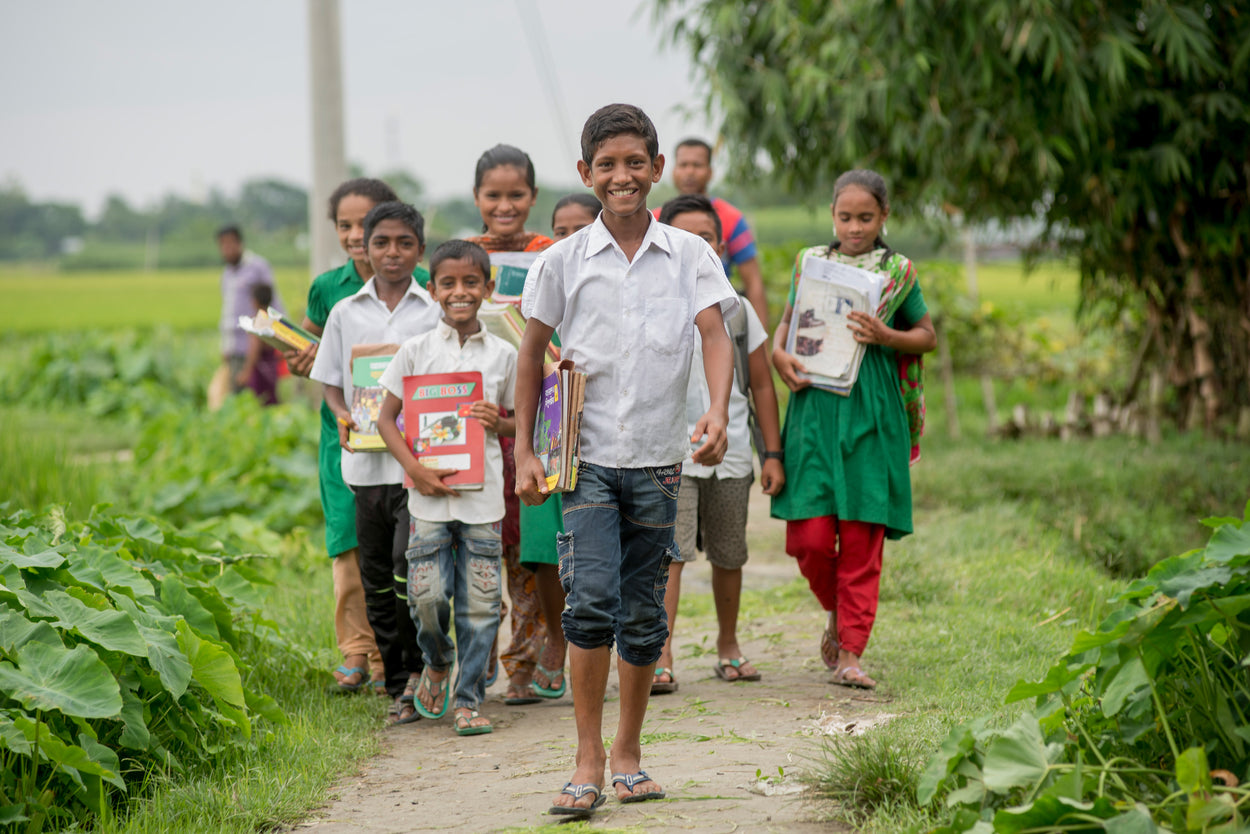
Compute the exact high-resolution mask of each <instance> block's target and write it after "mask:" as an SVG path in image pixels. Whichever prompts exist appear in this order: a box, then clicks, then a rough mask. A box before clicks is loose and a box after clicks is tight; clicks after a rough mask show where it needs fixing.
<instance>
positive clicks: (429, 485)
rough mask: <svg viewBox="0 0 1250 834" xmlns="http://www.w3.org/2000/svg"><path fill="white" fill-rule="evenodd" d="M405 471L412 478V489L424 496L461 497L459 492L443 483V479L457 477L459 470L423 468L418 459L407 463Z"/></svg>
mask: <svg viewBox="0 0 1250 834" xmlns="http://www.w3.org/2000/svg"><path fill="white" fill-rule="evenodd" d="M404 471H405V472H407V473H408V477H409V478H412V488H413V489H415V490H416V491H417V492H419V493H421V494H422V495H431V496H432V495H453V496H454V495H459V494H460V493H459V492H456V490H454V489H452V488H451V487H449V486H447V484H445V483H443V478H446V477H447V476H448V475H455V474H456V473H457V472H459V471H460V470H459V469H433V468H431V467H429V466H423V465H422V464H421V463H420V462H418V461H417V459H416V458H411V459H410V461H409V462H405V464H404Z"/></svg>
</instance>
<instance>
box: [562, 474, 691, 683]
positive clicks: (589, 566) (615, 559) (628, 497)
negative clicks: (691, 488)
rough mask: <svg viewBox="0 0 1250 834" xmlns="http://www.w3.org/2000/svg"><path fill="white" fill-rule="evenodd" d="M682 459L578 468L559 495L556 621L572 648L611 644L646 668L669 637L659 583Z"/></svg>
mask: <svg viewBox="0 0 1250 834" xmlns="http://www.w3.org/2000/svg"><path fill="white" fill-rule="evenodd" d="M680 485H681V464H680V463H677V464H673V465H672V466H660V467H646V468H643V469H615V468H612V467H607V466H598V465H597V464H593V463H584V462H583V463H581V464H580V465H579V466H578V472H577V486H576V488H574V490H573V491H572V492H566V493H565V494H564V496H563V498H564V530H565V532H564V533H562V534H560V535H559V536H557V537H556V549H557V551H558V552H559V555H560V584H561V585H562V586H563V587H564V593H565V594H566V601H565V606H564V614H563V616H562V617H561V622H562V623H563V625H564V636H565V638H566V639H567V640H568V641H569V642H570V643H572V644H573V645H574V646H577V647H578V648H582V649H596V648H599V647H600V646H609V647H610V646H611V645H612V643H613V640H615V642H616V646H617V651H618V652H619V654H620V656H621V659H622V660H624V661H625V662H626V663H629V664H632V665H634V666H649V665H651V664H652V663H655V661H656V660H658V659H659V657H660V651H661V649H663V648H664V641H665V640H666V639H667V638H668V623H667V620H666V619H665V616H664V589H665V587H666V586H667V584H668V566H669V563H670V562H672V559H673V532H674V527H675V524H676V521H677V489H678V487H679V486H680Z"/></svg>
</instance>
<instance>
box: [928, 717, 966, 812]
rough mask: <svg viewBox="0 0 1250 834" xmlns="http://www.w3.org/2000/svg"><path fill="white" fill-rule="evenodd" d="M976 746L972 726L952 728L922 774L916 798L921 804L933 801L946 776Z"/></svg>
mask: <svg viewBox="0 0 1250 834" xmlns="http://www.w3.org/2000/svg"><path fill="white" fill-rule="evenodd" d="M982 723H983V722H982ZM975 747H976V738H975V737H974V736H973V728H972V727H971V726H969V725H967V724H960V725H959V726H957V727H953V728H952V729H951V731H950V732H949V733H948V734H947V736H946V740H945V741H943V742H942V746H941V747H940V748H938V751H937V752H936V753H934V754H933V756H932V757H931V758H930V759H929V763H928V764H927V765H926V766H925V769H924V773H922V774H921V775H920V782H919V784H918V785H917V786H916V799H917V800H918V801H919V802H920V804H921V805H928V804H929V803H930V802H932V801H933V797H934V796H935V795H936V794H937V790H938V788H939V787H940V786H941V784H942V783H943V782H945V781H946V777H947V776H949V775H950V774H951V773H952V772H954V770H955V767H956V765H958V764H959V763H960V762H961V761H963V759H964V758H965V757H967V755H968V754H969V753H971V752H972V750H973V749H974V748H975Z"/></svg>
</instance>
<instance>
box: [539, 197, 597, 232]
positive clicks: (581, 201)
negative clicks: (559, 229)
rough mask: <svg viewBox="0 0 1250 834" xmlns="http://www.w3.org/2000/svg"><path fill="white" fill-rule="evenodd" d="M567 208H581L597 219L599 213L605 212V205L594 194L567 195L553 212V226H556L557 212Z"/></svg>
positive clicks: (559, 201) (557, 203)
mask: <svg viewBox="0 0 1250 834" xmlns="http://www.w3.org/2000/svg"><path fill="white" fill-rule="evenodd" d="M565 206H581V207H582V208H584V209H586V210H587V211H589V212H590V213H591V214H593V215H595V216H596V217H598V216H599V212H601V211H603V203H601V202H599V198H598V197H596V196H595V195H594V194H565V195H564V196H563V197H561V198H560V199H559V200H558V201H557V202H556V207H555V208H553V209H552V210H551V225H552V226H554V225H555V224H556V212H557V211H559V210H560V209H562V208H564V207H565Z"/></svg>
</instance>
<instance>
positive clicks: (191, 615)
mask: <svg viewBox="0 0 1250 834" xmlns="http://www.w3.org/2000/svg"><path fill="white" fill-rule="evenodd" d="M161 606H162V607H163V608H164V609H165V611H166V612H167V613H170V614H180V615H181V616H182V617H183V618H185V619H186V621H187V622H188V623H189V624H190V625H191V627H192V628H194V629H195V630H196V631H198V632H199V633H200V634H204V635H207V636H210V637H213V638H219V637H220V636H221V634H220V632H218V631H217V621H216V620H214V619H213V615H212V614H210V613H209V612H208V609H207V608H205V607H204V605H203V604H202V603H201V602H200V601H199V600H198V599H196V598H195V597H193V596H192V595H191V594H190V592H189V591H187V586H186V585H184V584H182V582H181V580H179V579H178V578H177V577H174V576H166V577H165V578H164V579H162V580H161Z"/></svg>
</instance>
